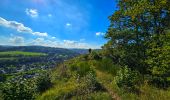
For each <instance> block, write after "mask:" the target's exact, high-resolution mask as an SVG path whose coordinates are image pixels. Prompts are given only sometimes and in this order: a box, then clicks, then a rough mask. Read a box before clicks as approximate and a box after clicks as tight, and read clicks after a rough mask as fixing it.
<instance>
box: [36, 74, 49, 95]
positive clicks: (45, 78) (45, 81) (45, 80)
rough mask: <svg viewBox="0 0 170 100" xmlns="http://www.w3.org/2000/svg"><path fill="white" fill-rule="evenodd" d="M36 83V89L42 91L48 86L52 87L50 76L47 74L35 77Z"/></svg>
mask: <svg viewBox="0 0 170 100" xmlns="http://www.w3.org/2000/svg"><path fill="white" fill-rule="evenodd" d="M36 85H37V91H38V92H40V93H42V92H44V91H46V90H47V89H49V88H50V87H52V82H51V78H50V77H49V75H48V74H45V75H41V76H40V77H38V78H37V80H36Z"/></svg>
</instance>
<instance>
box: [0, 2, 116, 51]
mask: <svg viewBox="0 0 170 100" xmlns="http://www.w3.org/2000/svg"><path fill="white" fill-rule="evenodd" d="M114 1H115V0H1V1H0V40H1V41H0V45H17V46H18V45H19V46H23V45H42V46H50V47H61V48H100V47H101V46H102V45H103V44H104V43H106V40H105V39H104V38H103V36H104V34H105V32H106V31H107V28H108V26H109V20H108V16H110V15H111V14H112V13H113V12H114V11H115V9H116V3H115V2H114Z"/></svg>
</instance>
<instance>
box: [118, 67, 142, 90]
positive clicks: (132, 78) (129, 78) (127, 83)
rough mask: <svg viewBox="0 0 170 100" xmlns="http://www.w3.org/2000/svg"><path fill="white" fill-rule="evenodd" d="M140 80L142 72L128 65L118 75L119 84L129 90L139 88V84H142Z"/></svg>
mask: <svg viewBox="0 0 170 100" xmlns="http://www.w3.org/2000/svg"><path fill="white" fill-rule="evenodd" d="M140 81H141V77H140V74H139V73H138V72H137V71H132V70H131V69H129V68H127V67H124V68H121V70H120V71H119V72H118V75H117V76H116V83H117V85H118V86H119V87H122V88H124V89H125V90H127V91H132V92H134V90H136V89H137V86H140V84H141V83H140ZM135 92H136V91H135Z"/></svg>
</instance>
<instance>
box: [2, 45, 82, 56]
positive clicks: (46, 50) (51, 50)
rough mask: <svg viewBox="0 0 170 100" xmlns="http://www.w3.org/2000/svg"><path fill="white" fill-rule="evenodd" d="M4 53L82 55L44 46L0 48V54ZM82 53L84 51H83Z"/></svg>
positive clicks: (73, 51) (72, 51)
mask: <svg viewBox="0 0 170 100" xmlns="http://www.w3.org/2000/svg"><path fill="white" fill-rule="evenodd" d="M4 51H24V52H39V53H47V54H49V55H50V54H61V55H62V54H67V55H74V56H76V55H79V54H82V53H81V52H80V51H81V50H79V52H78V51H75V50H69V49H64V48H54V47H44V46H0V52H4ZM83 52H84V51H83Z"/></svg>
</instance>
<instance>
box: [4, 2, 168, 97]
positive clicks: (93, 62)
mask: <svg viewBox="0 0 170 100" xmlns="http://www.w3.org/2000/svg"><path fill="white" fill-rule="evenodd" d="M117 3H118V9H117V11H115V12H114V13H113V14H112V15H111V16H109V19H110V26H109V28H108V31H107V33H106V35H105V39H106V40H107V41H108V42H107V43H106V44H105V45H103V46H102V50H99V51H96V50H92V49H89V51H88V54H84V55H81V56H78V57H75V58H73V59H71V60H68V61H65V62H64V63H61V64H60V65H58V66H57V67H56V68H55V69H54V70H52V71H50V72H48V73H46V74H44V75H42V76H40V77H38V78H36V79H34V80H28V81H24V82H16V83H11V84H8V85H9V86H3V88H2V91H1V92H2V93H1V97H2V98H4V99H5V100H14V99H15V100H23V99H28V100H30V99H37V100H169V99H170V29H169V28H170V1H169V0H118V2H117ZM30 81H31V83H34V84H31V85H28V84H29V83H30ZM11 91H12V92H11Z"/></svg>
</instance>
